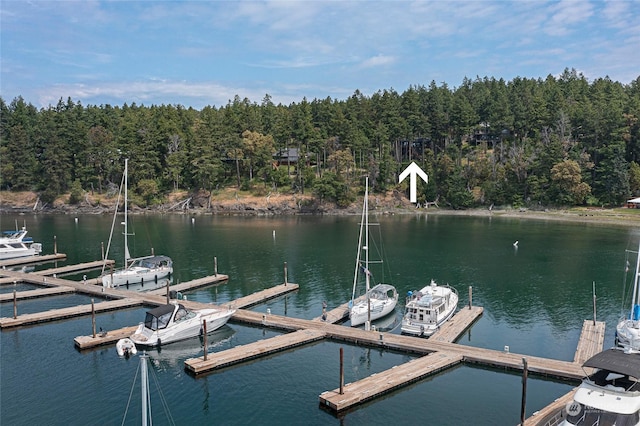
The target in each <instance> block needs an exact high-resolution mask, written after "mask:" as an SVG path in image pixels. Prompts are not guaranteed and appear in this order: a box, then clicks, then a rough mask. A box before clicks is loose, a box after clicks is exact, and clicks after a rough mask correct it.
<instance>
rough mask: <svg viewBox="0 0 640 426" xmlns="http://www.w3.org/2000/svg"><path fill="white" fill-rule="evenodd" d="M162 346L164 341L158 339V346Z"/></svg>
mask: <svg viewBox="0 0 640 426" xmlns="http://www.w3.org/2000/svg"><path fill="white" fill-rule="evenodd" d="M160 345H162V340H160V339H158V343H157V346H158V347H160Z"/></svg>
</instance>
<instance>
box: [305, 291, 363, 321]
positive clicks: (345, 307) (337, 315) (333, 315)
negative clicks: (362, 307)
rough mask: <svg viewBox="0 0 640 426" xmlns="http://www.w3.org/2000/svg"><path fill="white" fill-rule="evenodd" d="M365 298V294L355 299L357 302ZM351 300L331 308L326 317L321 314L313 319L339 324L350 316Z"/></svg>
mask: <svg viewBox="0 0 640 426" xmlns="http://www.w3.org/2000/svg"><path fill="white" fill-rule="evenodd" d="M364 299H365V296H360V297H358V298H357V299H356V300H355V301H354V304H355V303H358V302H360V301H362V300H364ZM349 303H350V301H349V302H347V303H343V304H342V305H340V306H338V307H336V308H333V309H331V310H330V311H328V312H327V313H326V317H325V318H323V315H320V316H319V317H315V318H314V319H313V320H314V321H324V322H328V323H330V324H337V323H339V322H342V321H344V320H345V319H346V318H349Z"/></svg>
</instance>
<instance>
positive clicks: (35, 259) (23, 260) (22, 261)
mask: <svg viewBox="0 0 640 426" xmlns="http://www.w3.org/2000/svg"><path fill="white" fill-rule="evenodd" d="M66 258H67V255H66V254H64V253H56V254H44V255H41V256H28V257H17V258H15V259H6V260H0V268H3V267H6V266H18V265H28V264H31V263H40V262H49V261H52V260H61V259H66Z"/></svg>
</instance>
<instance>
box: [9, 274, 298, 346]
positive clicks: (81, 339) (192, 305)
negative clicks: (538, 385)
mask: <svg viewBox="0 0 640 426" xmlns="http://www.w3.org/2000/svg"><path fill="white" fill-rule="evenodd" d="M220 276H221V275H218V277H220ZM224 276H226V275H224ZM293 286H295V287H293ZM173 287H174V286H171V287H170V288H171V289H173ZM298 288H299V286H298V285H297V284H291V283H289V284H287V285H277V286H275V287H272V288H268V289H265V290H262V291H260V292H256V293H253V294H251V295H250V296H247V298H240V299H238V300H239V301H240V302H238V301H233V302H230V303H228V304H225V305H224V306H225V307H226V306H227V305H229V304H231V303H233V304H234V305H235V304H236V303H238V304H239V305H240V307H243V306H242V304H243V303H250V304H252V305H253V304H256V302H255V301H256V300H268V299H271V298H273V297H276V296H279V295H281V294H285V293H289V292H291V291H294V289H295V290H297V289H298ZM166 291H167V290H166V289H158V290H154V291H153V292H130V291H127V293H129V294H131V296H130V297H134V296H136V297H137V298H138V299H139V300H142V301H144V303H145V304H148V305H155V306H157V305H162V304H165V303H166V299H165V298H162V296H160V295H161V294H163V293H166ZM154 293H157V295H155V294H154ZM145 295H149V296H151V295H153V296H154V297H155V299H154V300H153V301H152V300H149V298H148V297H145ZM243 299H244V300H243ZM160 301H162V302H160ZM180 303H182V304H183V305H184V306H186V307H187V308H189V309H202V308H211V307H212V304H208V303H200V302H193V301H188V300H181V301H180ZM220 307H221V308H222V306H220ZM236 309H238V308H236ZM256 315H257V316H258V318H266V315H265V314H260V313H256ZM232 319H233V317H232ZM1 325H2V322H1V318H0V326H1ZM299 328H302V327H299ZM299 328H296V329H294V330H297V329H299ZM134 330H135V327H134ZM131 334H133V332H132V330H131V327H125V328H121V329H117V330H110V331H108V332H107V336H104V337H100V336H98V337H93V336H78V337H76V338H75V339H74V342H75V345H76V347H77V348H78V349H88V348H92V347H95V346H102V345H108V344H112V343H115V342H117V341H118V338H115V337H114V338H112V337H113V336H119V338H123V337H129V336H131Z"/></svg>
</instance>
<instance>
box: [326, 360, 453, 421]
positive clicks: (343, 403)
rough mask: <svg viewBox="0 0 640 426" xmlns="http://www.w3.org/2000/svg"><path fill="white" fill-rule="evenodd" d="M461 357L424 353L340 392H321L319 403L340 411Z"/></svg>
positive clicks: (414, 380)
mask: <svg viewBox="0 0 640 426" xmlns="http://www.w3.org/2000/svg"><path fill="white" fill-rule="evenodd" d="M462 358H463V357H462V355H460V354H451V353H442V352H438V353H434V354H431V355H426V356H423V357H421V358H417V359H414V360H411V361H409V362H406V363H404V364H402V365H397V366H395V367H392V368H391V369H389V370H386V371H383V372H381V373H377V374H373V375H371V376H369V377H367V378H365V379H362V380H358V381H357V382H354V383H349V384H347V385H345V386H343V393H342V394H341V393H340V388H338V389H334V390H332V391H326V392H323V393H322V394H320V397H319V398H320V405H322V406H325V407H328V408H330V409H331V410H333V411H335V412H339V411H343V410H346V409H348V408H351V407H353V406H355V405H359V404H362V403H365V402H367V401H370V400H372V399H375V398H377V397H379V396H380V395H384V394H386V393H389V392H391V391H393V390H395V389H398V388H400V387H403V386H406V385H408V384H410V383H414V382H417V381H419V380H421V379H423V378H424V377H426V376H429V375H431V374H435V373H437V372H439V371H442V370H445V369H447V368H449V367H452V366H453V365H456V364H459V363H461V362H462ZM427 423H428V422H427Z"/></svg>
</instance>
